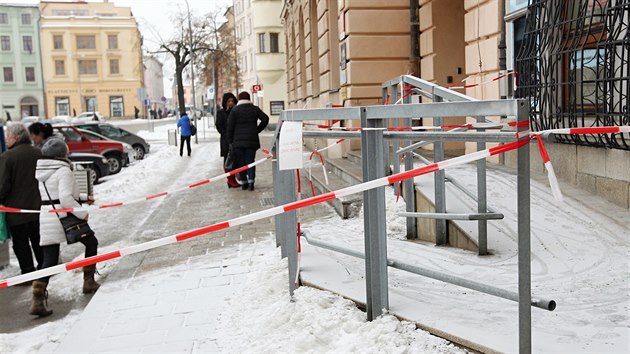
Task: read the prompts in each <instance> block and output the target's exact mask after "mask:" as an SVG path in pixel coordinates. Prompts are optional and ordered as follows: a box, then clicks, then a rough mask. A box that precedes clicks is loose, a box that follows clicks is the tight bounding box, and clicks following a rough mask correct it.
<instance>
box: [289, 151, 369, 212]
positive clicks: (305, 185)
mask: <svg viewBox="0 0 630 354" xmlns="http://www.w3.org/2000/svg"><path fill="white" fill-rule="evenodd" d="M326 168H327V170H328V171H329V172H328V184H326V180H325V178H324V176H323V171H322V168H321V166H317V167H316V166H313V176H312V179H313V188H314V189H315V193H316V194H317V195H319V194H323V193H328V192H332V191H335V190H338V189H342V188H345V187H348V186H350V185H352V184H356V183H358V182H355V183H348V182H346V181H344V180H343V179H342V178H341V177H340V176H338V175H336V174H334V173H331V172H330V170H329V168H328V163H327V164H326ZM300 177H301V181H302V197H303V198H306V197H310V196H312V191H311V186H310V182H309V178H308V171H307V169H304V170H303V172H302V173H301V174H300ZM328 204H329V205H330V206H332V207H333V208H334V209H335V211H336V212H337V214H339V216H341V217H342V218H343V219H348V218H352V217H355V216H357V215H358V214H359V211H360V210H361V207H362V205H363V198H362V195H361V194H355V195H349V196H346V197H341V198H338V199H333V200H330V201H328Z"/></svg>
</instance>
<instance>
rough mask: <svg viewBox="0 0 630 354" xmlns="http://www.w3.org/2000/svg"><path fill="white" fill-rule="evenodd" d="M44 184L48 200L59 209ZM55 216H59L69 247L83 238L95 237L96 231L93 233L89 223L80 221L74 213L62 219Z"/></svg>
mask: <svg viewBox="0 0 630 354" xmlns="http://www.w3.org/2000/svg"><path fill="white" fill-rule="evenodd" d="M42 183H43V184H44V189H45V190H46V194H47V195H48V200H50V203H51V204H52V207H53V209H57V207H56V206H55V203H54V202H53V200H52V198H51V197H50V193H48V188H46V183H44V182H42ZM55 214H57V217H58V218H59V221H60V222H61V227H63V231H64V233H65V234H66V242H68V244H69V245H70V244H73V243H76V242H78V241H79V240H80V239H82V238H83V237H86V236H94V231H92V229H91V228H90V225H89V224H88V222H87V221H85V220H83V219H79V218H78V217H76V216H75V215H74V214H72V213H67V216H66V217H65V218H60V217H59V214H58V213H57V212H55Z"/></svg>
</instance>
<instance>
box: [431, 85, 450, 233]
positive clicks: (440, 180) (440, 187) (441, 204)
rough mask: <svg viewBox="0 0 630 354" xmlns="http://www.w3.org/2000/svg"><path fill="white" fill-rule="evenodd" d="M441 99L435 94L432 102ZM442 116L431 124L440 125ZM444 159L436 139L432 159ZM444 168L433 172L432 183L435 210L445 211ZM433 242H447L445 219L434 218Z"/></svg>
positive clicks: (437, 160) (441, 144)
mask: <svg viewBox="0 0 630 354" xmlns="http://www.w3.org/2000/svg"><path fill="white" fill-rule="evenodd" d="M442 101H443V99H442V97H440V96H437V95H435V96H434V97H433V102H442ZM442 122H443V120H442V117H433V125H435V126H441V125H442ZM442 160H444V143H443V142H441V141H436V142H435V143H433V161H434V162H440V161H442ZM444 178H445V175H444V170H440V171H437V172H435V174H434V184H435V212H436V213H446V182H445V179H444ZM435 244H436V245H446V244H448V230H447V228H446V220H442V219H436V220H435Z"/></svg>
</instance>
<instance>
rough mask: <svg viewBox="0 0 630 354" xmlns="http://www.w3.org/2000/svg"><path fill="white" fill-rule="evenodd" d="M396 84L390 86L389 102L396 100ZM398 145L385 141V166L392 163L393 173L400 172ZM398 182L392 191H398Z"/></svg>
mask: <svg viewBox="0 0 630 354" xmlns="http://www.w3.org/2000/svg"><path fill="white" fill-rule="evenodd" d="M400 84H401V85H403V86H404V85H405V83H404V82H401V83H400ZM398 86H399V85H398V84H395V85H391V86H390V91H391V98H390V104H396V102H398ZM398 145H399V144H391V145H390V144H389V143H387V145H386V146H387V161H386V164H385V167H386V168H387V167H389V165H390V164H391V165H392V171H393V173H398V172H400V160H399V159H400V156H399V155H398V154H397V153H396V150H398ZM389 149H392V151H391V153H390V151H389ZM398 184H399V182H396V183H394V193H396V191H398Z"/></svg>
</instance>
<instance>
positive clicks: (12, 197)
mask: <svg viewBox="0 0 630 354" xmlns="http://www.w3.org/2000/svg"><path fill="white" fill-rule="evenodd" d="M5 129H6V134H7V147H8V149H9V150H7V151H6V152H5V153H4V154H3V155H2V156H0V205H4V206H8V207H13V208H18V209H31V210H34V209H39V208H40V207H41V197H40V194H39V188H38V183H37V180H36V179H35V168H36V166H37V160H38V159H39V158H40V157H41V156H42V154H41V152H40V150H39V149H38V148H36V147H34V146H33V145H31V139H30V137H29V133H28V130H26V128H25V127H24V126H23V125H22V124H20V123H13V124H9V125H8V126H7V127H6V128H5ZM6 223H7V226H8V228H9V232H10V233H11V237H12V239H13V251H14V252H15V256H16V257H17V259H18V263H19V264H20V270H21V271H22V274H25V273H29V272H32V271H35V270H36V268H35V265H34V263H33V254H35V259H36V260H37V269H41V267H42V264H43V263H42V262H43V260H44V254H43V252H42V249H41V247H40V246H39V215H37V214H18V213H7V214H6ZM29 242H30V245H29ZM31 250H32V251H31ZM26 285H28V284H26Z"/></svg>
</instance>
